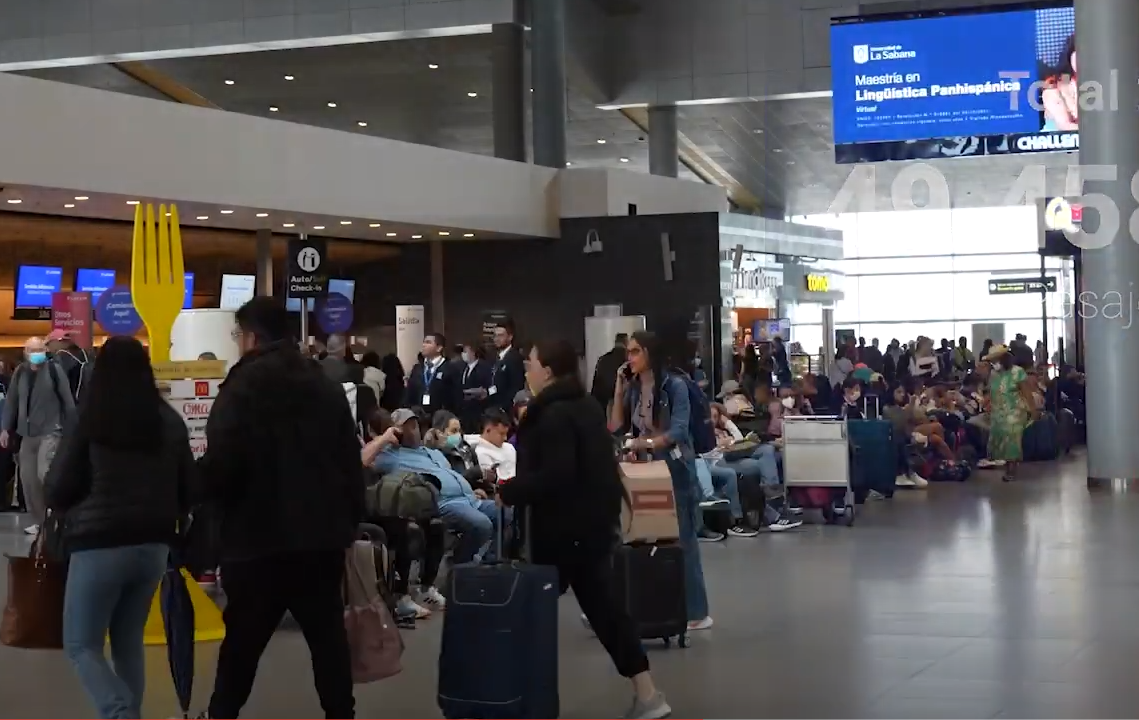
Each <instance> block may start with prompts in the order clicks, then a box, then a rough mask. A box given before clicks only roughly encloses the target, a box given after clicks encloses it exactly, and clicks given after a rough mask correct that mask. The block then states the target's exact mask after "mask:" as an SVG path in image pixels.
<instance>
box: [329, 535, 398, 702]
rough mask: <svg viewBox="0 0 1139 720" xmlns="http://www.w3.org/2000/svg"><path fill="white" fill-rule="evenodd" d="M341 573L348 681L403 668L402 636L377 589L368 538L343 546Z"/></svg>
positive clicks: (369, 678)
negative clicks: (343, 576)
mask: <svg viewBox="0 0 1139 720" xmlns="http://www.w3.org/2000/svg"><path fill="white" fill-rule="evenodd" d="M344 573H345V584H346V588H345V593H344V597H345V604H346V607H345V608H344V627H345V628H346V629H347V630H348V648H349V650H350V652H351V656H352V682H354V683H356V684H363V683H370V682H376V681H377V680H383V679H384V678H389V677H391V676H392V675H398V674H399V673H400V672H401V671H402V670H403V666H402V664H401V662H400V657H401V656H402V655H403V638H402V637H400V634H399V627H398V626H397V625H396V623H395V620H394V619H393V618H392V614H391V611H390V610H389V609H388V606H387V604H386V603H385V602H384V599H383V596H382V595H381V593H380V589H379V576H378V574H377V572H376V556H375V549H374V547H373V545H372V543H371V542H369V541H357V542H355V543H353V545H352V547H351V548H349V549H348V550H347V556H346V561H345V567H344Z"/></svg>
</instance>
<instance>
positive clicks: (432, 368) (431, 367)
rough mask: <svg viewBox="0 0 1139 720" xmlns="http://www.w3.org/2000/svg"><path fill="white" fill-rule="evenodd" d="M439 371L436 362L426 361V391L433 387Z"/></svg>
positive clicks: (424, 380)
mask: <svg viewBox="0 0 1139 720" xmlns="http://www.w3.org/2000/svg"><path fill="white" fill-rule="evenodd" d="M438 369H439V366H438V365H436V364H435V363H434V362H431V363H428V362H427V361H426V360H424V361H423V389H424V390H426V389H427V388H429V387H431V383H432V382H433V381H434V380H435V373H436V371H437V370H438Z"/></svg>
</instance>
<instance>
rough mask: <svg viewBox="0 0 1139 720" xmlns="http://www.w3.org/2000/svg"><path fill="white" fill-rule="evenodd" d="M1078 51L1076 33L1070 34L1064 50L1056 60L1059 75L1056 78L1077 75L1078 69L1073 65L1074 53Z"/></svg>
mask: <svg viewBox="0 0 1139 720" xmlns="http://www.w3.org/2000/svg"><path fill="white" fill-rule="evenodd" d="M1075 53H1076V33H1072V34H1071V35H1069V36H1068V40H1067V42H1065V43H1064V50H1063V51H1062V52H1061V53H1060V57H1059V59H1057V61H1056V71H1055V74H1056V75H1057V76H1058V77H1057V78H1056V79H1057V80H1059V79H1060V78H1062V77H1064V76H1065V75H1066V76H1068V77H1075V75H1076V69H1075V68H1074V67H1072V55H1074V54H1075Z"/></svg>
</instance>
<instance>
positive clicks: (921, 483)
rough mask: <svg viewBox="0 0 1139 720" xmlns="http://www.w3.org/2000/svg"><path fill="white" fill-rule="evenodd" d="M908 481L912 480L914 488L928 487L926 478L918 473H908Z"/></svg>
mask: <svg viewBox="0 0 1139 720" xmlns="http://www.w3.org/2000/svg"><path fill="white" fill-rule="evenodd" d="M910 482H912V483H913V486H914V487H916V488H927V487H929V480H926V479H925V478H923V477H922V476H921V475H918V474H916V473H910Z"/></svg>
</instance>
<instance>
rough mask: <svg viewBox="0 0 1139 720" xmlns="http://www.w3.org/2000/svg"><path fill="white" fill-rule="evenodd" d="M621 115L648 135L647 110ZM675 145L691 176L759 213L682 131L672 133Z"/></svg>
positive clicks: (756, 203)
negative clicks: (724, 191)
mask: <svg viewBox="0 0 1139 720" xmlns="http://www.w3.org/2000/svg"><path fill="white" fill-rule="evenodd" d="M620 112H621V114H622V115H624V116H625V117H626V118H628V119H629V121H630V122H632V123H633V124H634V125H636V126H637V127H638V128H640V129H641V131H642V132H644V133H645V134H646V135H649V136H651V135H652V128H650V127H649V111H648V109H646V108H643V107H630V108H622V109H621V111H620ZM676 144H677V148H678V154H679V155H680V162H682V163H684V166H685V167H686V168H688V169H689V170H691V171H692V172H693V173H695V175H696V176H697V177H698V178H700V179H701V180H703V181H704V182H706V183H708V184H709V185H719V186H721V187H723V188H724V189H725V190H726V191H727V193H728V199H729V200H730V201H731V202H732V204H734V205H735V206H736V207H738V208H740V209H741V210H747V211H751V212H759V210H760V203H759V200H758V199H757V198H756V197H755V195H754V194H752V192H751V191H750V190H748V189H747V188H746V187H745V186H744V185H743V183H741V182H739V181H738V180H736V179H735V177H733V176H732V175H731V174H730V173H729V172H728V171H727V170H725V169H724V168H723V166H721V165H720V164H719V163H718V162H716V161H715V160H713V159H712V158H710V157H708V154H707V153H705V152H704V151H703V150H701V149H700V147H699V146H698V145H697V144H696V143H694V142H693V141H692V139H691V138H689V137H688V136H687V135H685V134H684V133H682V132H677V133H676Z"/></svg>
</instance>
